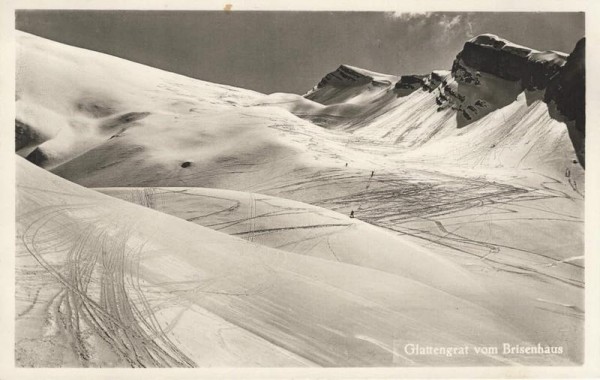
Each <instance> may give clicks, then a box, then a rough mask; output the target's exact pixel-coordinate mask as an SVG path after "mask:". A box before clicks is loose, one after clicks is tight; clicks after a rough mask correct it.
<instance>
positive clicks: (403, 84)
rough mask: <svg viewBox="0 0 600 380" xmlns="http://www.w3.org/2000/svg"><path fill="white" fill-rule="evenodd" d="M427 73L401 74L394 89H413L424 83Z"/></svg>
mask: <svg viewBox="0 0 600 380" xmlns="http://www.w3.org/2000/svg"><path fill="white" fill-rule="evenodd" d="M426 77H427V75H403V76H402V77H401V78H400V80H399V81H398V82H396V85H395V86H394V87H395V88H396V89H404V90H414V89H417V88H421V87H422V86H423V85H424V84H425V78H426Z"/></svg>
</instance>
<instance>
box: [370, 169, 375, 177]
mask: <svg viewBox="0 0 600 380" xmlns="http://www.w3.org/2000/svg"><path fill="white" fill-rule="evenodd" d="M374 175H375V170H373V171H372V172H371V178H373V176H374Z"/></svg>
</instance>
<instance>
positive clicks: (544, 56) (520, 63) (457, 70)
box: [452, 34, 566, 90]
mask: <svg viewBox="0 0 600 380" xmlns="http://www.w3.org/2000/svg"><path fill="white" fill-rule="evenodd" d="M565 62H566V56H565V55H564V54H562V53H558V52H554V51H544V52H539V51H536V50H533V49H529V48H526V47H523V46H519V45H515V44H513V43H510V42H509V41H506V40H503V39H501V38H499V37H497V36H495V35H492V34H482V35H480V36H477V37H475V38H473V39H471V40H470V41H468V42H466V43H465V45H464V48H463V50H462V51H461V52H460V53H459V54H458V55H457V57H456V59H455V60H454V64H453V66H452V73H453V74H458V75H461V74H462V77H463V80H464V81H465V82H466V83H473V82H476V81H477V78H476V77H474V76H472V74H471V72H470V70H465V68H464V65H466V66H468V67H470V68H471V69H474V70H477V71H481V72H485V73H488V74H492V75H495V76H497V77H499V78H502V79H505V80H509V81H519V80H520V81H521V83H522V84H523V87H524V88H525V89H528V90H536V89H545V88H546V87H547V86H548V84H549V83H550V80H551V79H552V78H553V77H554V76H555V75H557V73H558V72H559V71H560V69H561V67H562V66H563V65H564V64H565Z"/></svg>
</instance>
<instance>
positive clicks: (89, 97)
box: [15, 32, 585, 367]
mask: <svg viewBox="0 0 600 380" xmlns="http://www.w3.org/2000/svg"><path fill="white" fill-rule="evenodd" d="M583 56H584V45H583V42H582V43H580V44H578V45H577V47H576V49H575V51H574V52H573V53H572V54H570V55H567V54H563V53H559V52H553V51H548V52H540V51H536V50H533V49H529V48H526V47H523V46H519V45H516V44H513V43H511V42H509V41H506V40H503V39H501V38H499V37H497V36H494V35H481V36H478V37H476V38H474V39H472V40H470V41H467V42H466V44H465V47H464V49H463V50H462V51H461V52H459V53H458V55H457V57H456V60H455V61H454V64H453V65H452V67H451V68H450V70H447V71H445V70H437V71H434V72H431V73H417V74H408V75H387V74H381V73H376V72H373V71H369V70H365V69H361V68H357V67H354V66H351V65H345V64H344V65H341V66H339V67H338V68H337V69H335V70H334V71H332V72H331V73H329V74H327V75H326V76H325V77H324V78H323V79H322V80H321V81H320V82H319V83H318V84H317V85H316V86H315V87H314V88H313V89H311V90H310V91H309V92H308V93H306V94H305V95H304V96H301V95H295V94H283V93H275V94H270V95H265V94H260V93H257V92H254V91H249V90H244V89H239V88H234V87H231V86H225V85H220V84H214V83H210V82H204V81H200V80H196V79H192V78H187V77H184V76H181V75H177V74H174V73H169V72H165V71H161V70H158V69H155V68H151V67H148V66H144V65H140V64H137V63H134V62H129V61H126V60H123V59H120V58H116V57H112V56H109V55H105V54H101V53H97V52H92V51H89V50H85V49H79V48H75V47H71V46H66V45H63V44H60V43H56V42H53V41H49V40H46V39H43V38H40V37H37V36H34V35H30V34H27V33H22V32H18V33H17V83H16V88H17V94H16V99H17V100H16V120H15V130H16V150H17V155H18V156H20V157H17V221H16V222H17V268H16V277H17V294H16V305H17V306H16V307H17V314H16V323H17V328H16V346H15V355H16V362H17V365H19V366H23V367H31V366H43V367H60V366H69V367H70V366H83V367H86V366H101V367H105V366H134V367H148V366H150V367H171V366H182V367H189V366H242V367H249V366H293V367H298V366H411V365H417V366H418V365H446V366H454V365H507V364H527V365H568V364H577V363H581V362H582V361H583V322H584V306H583V289H584V286H585V284H584V259H583V255H584V249H583V226H584V224H583V223H584V218H583V205H584V185H585V177H584V169H583V167H582V164H583V163H584V161H583V159H584V144H583V137H584V136H585V128H584V123H585V115H584V114H582V112H583V111H582V109H583V110H584V108H581V105H580V101H583V102H584V97H583V96H584V95H582V90H581V85H580V84H581V83H582V82H581V77H582V76H584V67H583V62H584V60H583ZM567 93H568V94H570V95H569V96H568V97H567V96H566V95H565V94H567ZM584 93H585V91H583V94H584ZM582 136H583V137H582ZM33 164H35V165H37V166H39V167H36V166H35V165H33ZM40 167H41V168H40ZM42 168H45V169H47V170H42ZM61 177H62V178H61ZM82 186H85V187H82ZM350 212H353V213H354V214H353V215H354V216H355V217H354V218H349V217H348V215H349V214H350ZM504 343H508V344H511V345H521V346H527V345H531V346H535V345H538V344H541V345H543V346H548V347H556V346H561V347H562V348H563V353H562V354H549V355H529V356H524V355H516V354H507V355H504V354H501V353H500V354H494V353H491V354H485V355H471V356H469V355H464V356H460V355H458V356H428V355H424V356H414V355H410V354H408V353H407V352H406V351H405V349H404V348H405V346H406V345H407V344H418V345H422V346H444V347H447V346H469V347H480V346H498V347H501V346H502V344H504Z"/></svg>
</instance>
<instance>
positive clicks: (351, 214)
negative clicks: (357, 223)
mask: <svg viewBox="0 0 600 380" xmlns="http://www.w3.org/2000/svg"><path fill="white" fill-rule="evenodd" d="M350 217H351V218H354V210H352V211H350Z"/></svg>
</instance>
